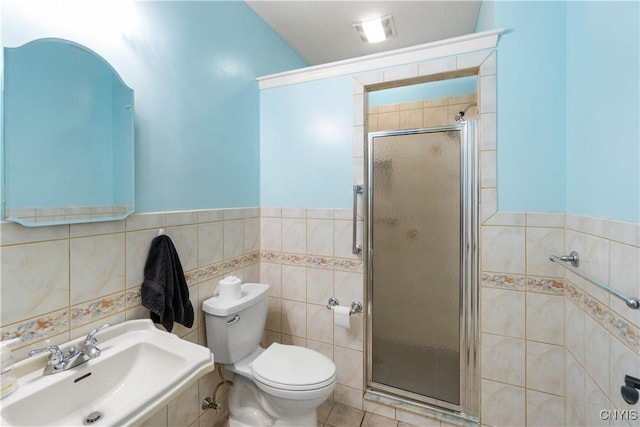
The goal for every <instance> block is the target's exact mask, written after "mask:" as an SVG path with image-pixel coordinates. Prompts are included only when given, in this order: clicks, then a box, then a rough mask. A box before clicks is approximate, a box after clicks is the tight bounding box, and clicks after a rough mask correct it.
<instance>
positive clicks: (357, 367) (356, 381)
mask: <svg viewBox="0 0 640 427" xmlns="http://www.w3.org/2000/svg"><path fill="white" fill-rule="evenodd" d="M333 359H334V361H335V364H336V370H337V372H336V374H337V376H338V384H341V385H344V386H347V387H350V388H353V389H356V390H362V388H363V375H364V362H363V354H362V352H361V351H356V350H351V349H348V348H344V347H339V346H335V347H334V349H333Z"/></svg>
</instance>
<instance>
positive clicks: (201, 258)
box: [198, 221, 224, 267]
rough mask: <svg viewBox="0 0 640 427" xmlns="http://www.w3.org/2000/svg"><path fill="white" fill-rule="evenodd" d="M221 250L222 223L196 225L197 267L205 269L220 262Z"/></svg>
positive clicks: (222, 245) (222, 253) (222, 237)
mask: <svg viewBox="0 0 640 427" xmlns="http://www.w3.org/2000/svg"><path fill="white" fill-rule="evenodd" d="M223 250H224V232H223V224H222V221H218V222H207V223H204V224H198V265H199V266H200V267H205V266H208V265H211V264H215V263H217V262H220V261H222V259H223V257H224V252H223Z"/></svg>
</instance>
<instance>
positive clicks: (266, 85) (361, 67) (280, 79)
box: [257, 30, 503, 90]
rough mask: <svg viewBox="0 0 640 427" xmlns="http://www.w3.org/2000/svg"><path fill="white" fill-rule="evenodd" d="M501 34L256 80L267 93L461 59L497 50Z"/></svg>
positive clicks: (453, 40)
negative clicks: (444, 58) (473, 53)
mask: <svg viewBox="0 0 640 427" xmlns="http://www.w3.org/2000/svg"><path fill="white" fill-rule="evenodd" d="M502 31H503V30H490V31H483V32H481V33H473V34H467V35H464V36H460V37H454V38H450V39H445V40H439V41H436V42H431V43H425V44H420V45H416V46H410V47H406V48H403V49H396V50H391V51H388V52H381V53H376V54H373V55H366V56H360V57H358V58H352V59H345V60H342V61H336V62H330V63H328V64H321V65H315V66H313V67H306V68H300V69H297V70H292V71H285V72H283V73H277V74H270V75H267V76H262V77H258V78H257V80H258V84H259V87H260V89H261V90H262V89H270V88H274V87H278V86H286V85H291V84H296V83H303V82H308V81H312V80H320V79H326V78H329V77H337V76H344V75H348V74H355V73H362V72H366V71H371V70H375V69H379V68H387V67H396V66H399V65H405V64H411V63H415V62H421V61H428V60H430V59H435V58H441V57H444V56H451V55H460V54H464V53H469V52H474V51H477V50H482V49H492V48H495V47H496V46H497V44H498V37H499V36H500V34H501V33H502Z"/></svg>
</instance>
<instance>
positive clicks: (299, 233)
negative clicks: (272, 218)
mask: <svg viewBox="0 0 640 427" xmlns="http://www.w3.org/2000/svg"><path fill="white" fill-rule="evenodd" d="M282 252H287V253H296V254H303V253H306V252H307V224H306V220H305V219H289V218H282Z"/></svg>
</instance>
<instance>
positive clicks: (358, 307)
mask: <svg viewBox="0 0 640 427" xmlns="http://www.w3.org/2000/svg"><path fill="white" fill-rule="evenodd" d="M337 305H340V302H339V301H338V298H336V297H331V298H329V301H327V309H328V310H331V309H333V307H335V306H337ZM356 313H362V303H361V302H360V301H353V302H352V303H351V308H350V309H349V316H351V315H352V314H356Z"/></svg>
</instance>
